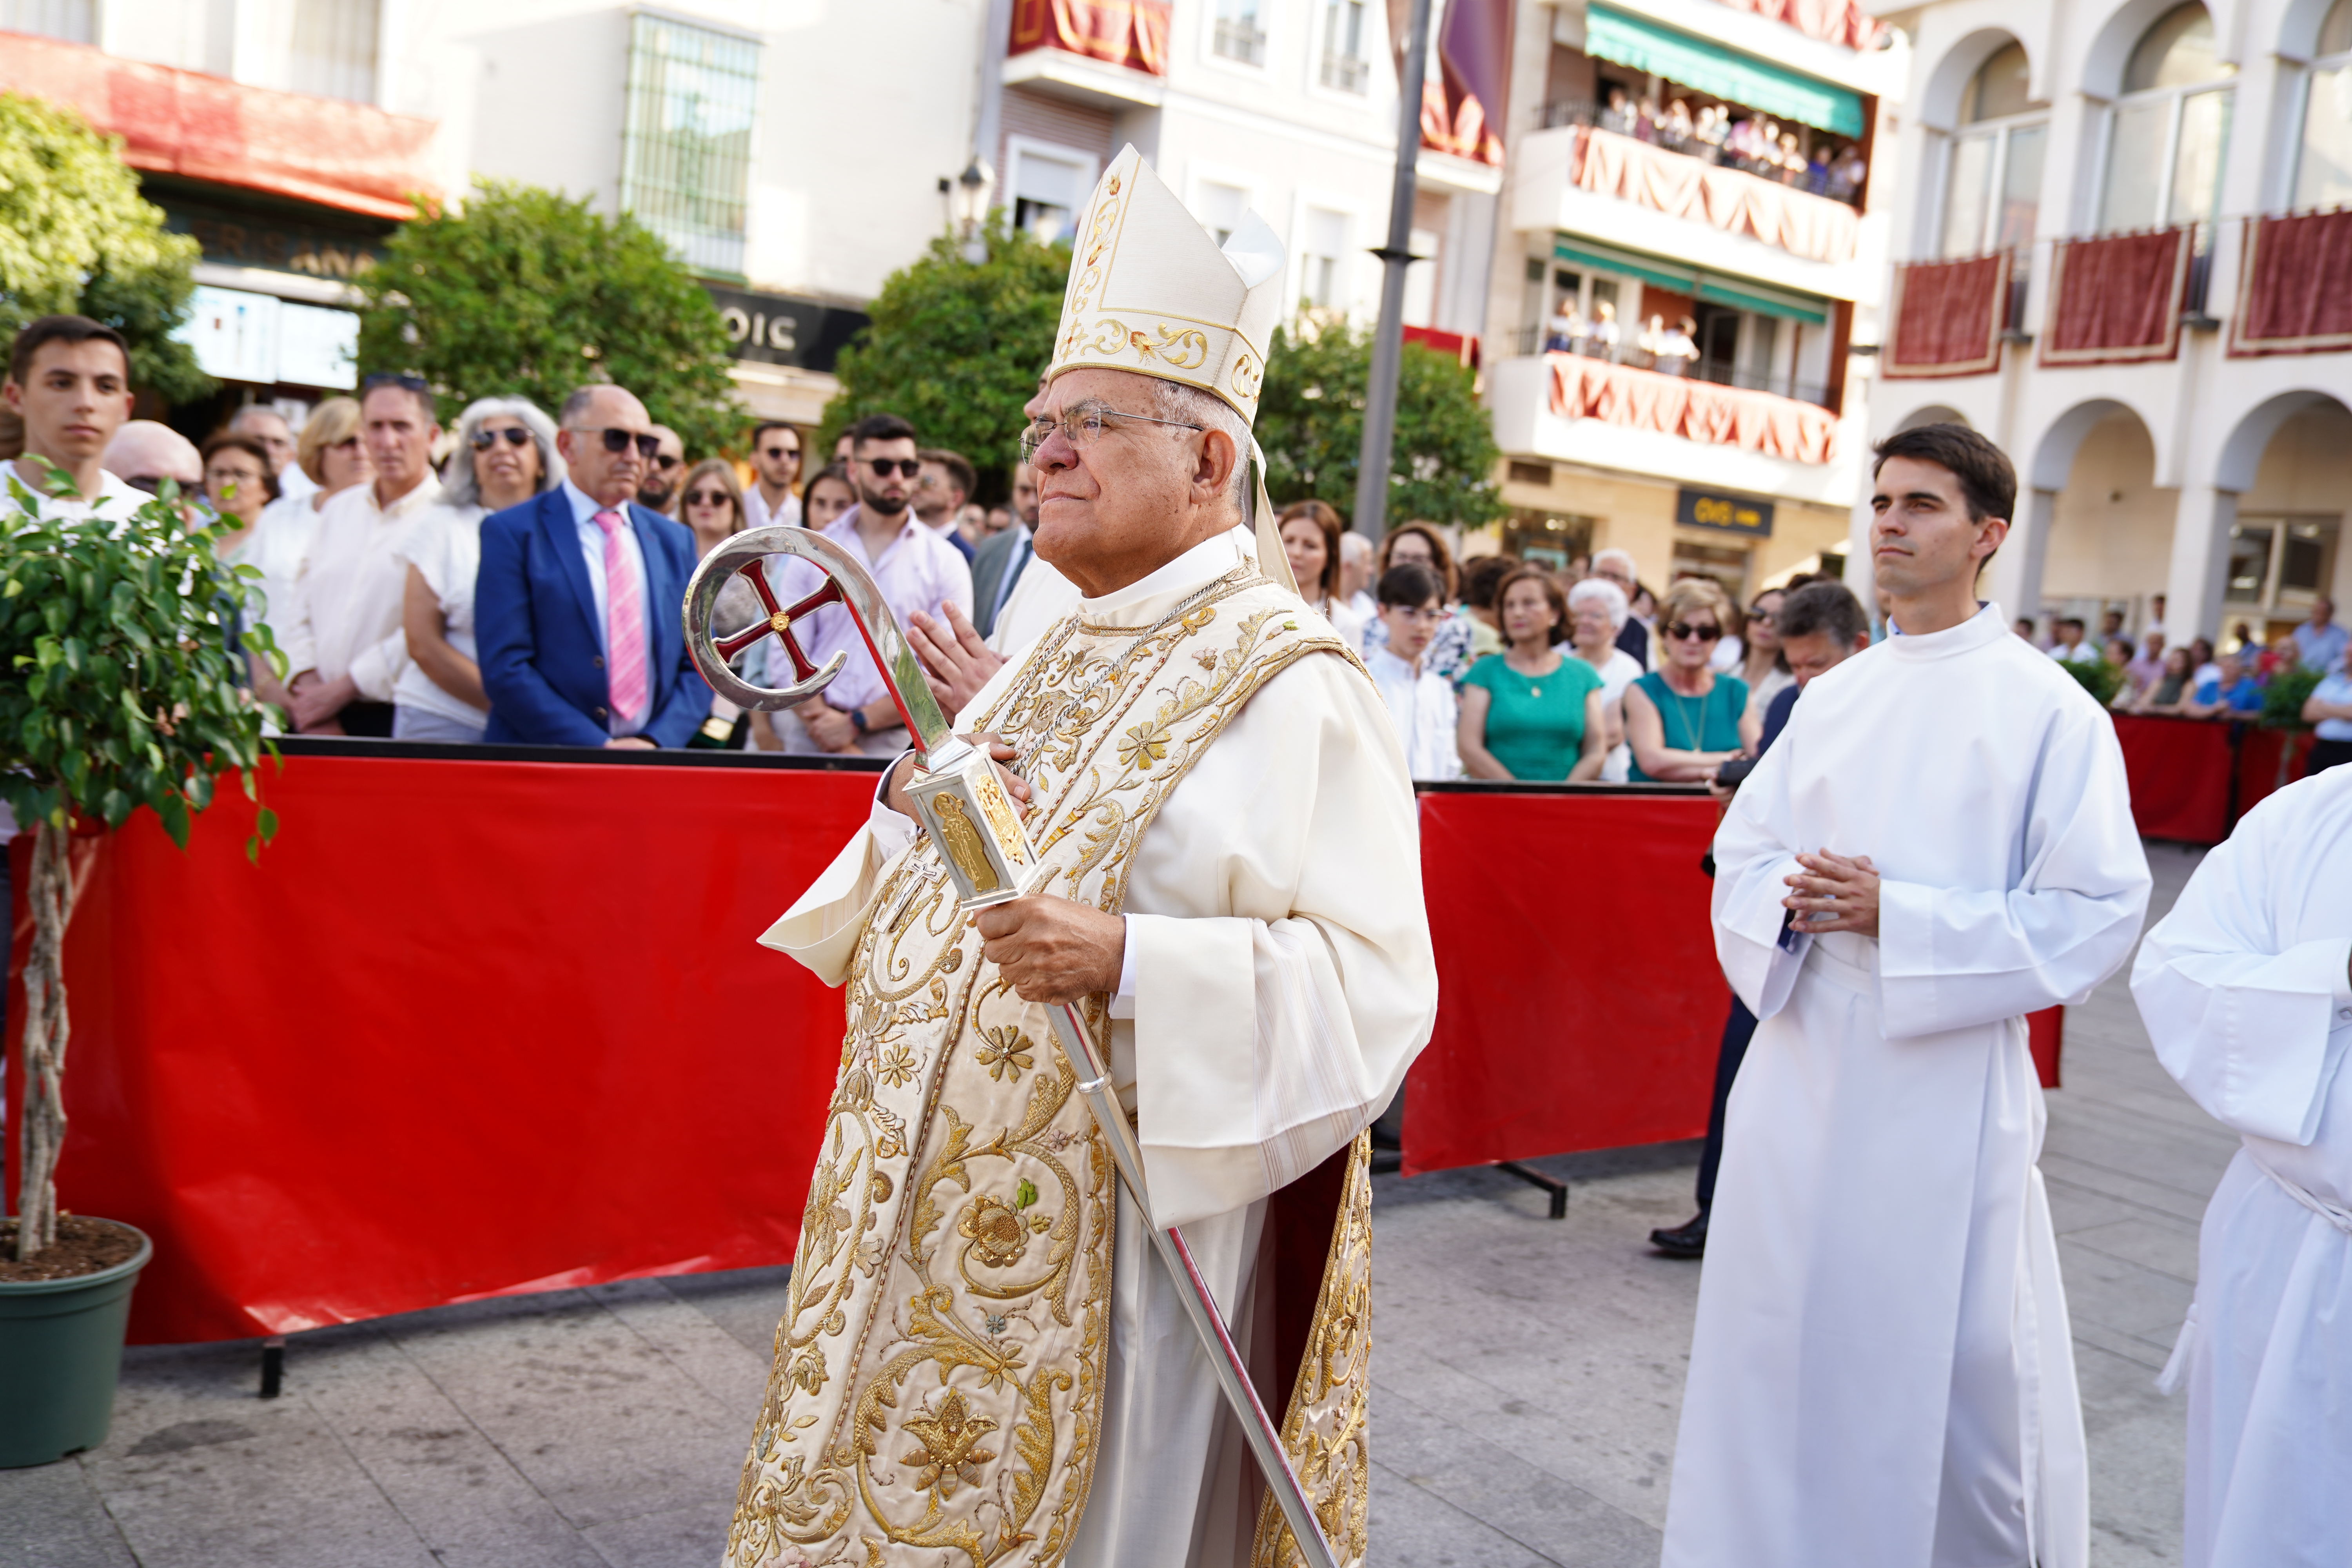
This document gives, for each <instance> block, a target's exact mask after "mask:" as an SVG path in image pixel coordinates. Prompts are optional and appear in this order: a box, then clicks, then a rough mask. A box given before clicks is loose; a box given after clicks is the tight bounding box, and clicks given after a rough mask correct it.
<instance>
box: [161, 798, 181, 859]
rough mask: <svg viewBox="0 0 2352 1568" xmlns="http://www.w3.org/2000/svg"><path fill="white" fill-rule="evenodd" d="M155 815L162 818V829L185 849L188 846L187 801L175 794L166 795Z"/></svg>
mask: <svg viewBox="0 0 2352 1568" xmlns="http://www.w3.org/2000/svg"><path fill="white" fill-rule="evenodd" d="M155 815H156V816H160V817H162V818H163V831H164V832H165V833H167V834H169V835H171V837H172V842H173V843H174V844H176V845H178V846H179V847H181V848H183V849H185V848H186V847H188V803H187V802H186V801H184V800H183V799H181V798H180V797H179V796H178V795H165V796H164V797H163V804H162V805H160V806H159V807H157V809H156V812H155Z"/></svg>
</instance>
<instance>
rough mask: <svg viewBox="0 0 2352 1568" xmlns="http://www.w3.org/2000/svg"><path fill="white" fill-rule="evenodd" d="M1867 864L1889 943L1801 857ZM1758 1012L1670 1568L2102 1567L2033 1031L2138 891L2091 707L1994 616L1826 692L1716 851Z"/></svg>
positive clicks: (1681, 1467) (1817, 684) (1873, 665)
mask: <svg viewBox="0 0 2352 1568" xmlns="http://www.w3.org/2000/svg"><path fill="white" fill-rule="evenodd" d="M1822 847H1829V848H1831V849H1833V850H1835V851H1836V852H1837V853H1839V854H1841V855H1846V856H1866V857H1868V858H1870V859H1871V860H1872V861H1873V862H1874V864H1875V866H1876V868H1877V870H1878V874H1879V876H1880V878H1881V879H1882V881H1881V884H1880V910H1879V936H1878V938H1877V939H1876V940H1875V941H1873V940H1870V939H1868V938H1865V937H1863V936H1860V935H1857V934H1855V933H1854V932H1852V931H1832V932H1829V933H1825V934H1822V935H1819V936H1816V935H1812V934H1810V933H1807V932H1804V931H1800V930H1797V929H1795V928H1794V927H1793V926H1792V925H1791V924H1790V921H1789V919H1788V915H1789V911H1788V910H1786V909H1785V908H1784V907H1783V906H1782V902H1781V900H1782V899H1783V897H1784V896H1785V895H1786V894H1787V892H1788V886H1787V883H1786V880H1785V879H1786V878H1787V877H1789V876H1790V874H1791V873H1792V872H1794V871H1795V870H1796V869H1797V861H1796V856H1797V855H1798V854H1799V853H1800V852H1801V851H1804V852H1811V851H1817V850H1820V849H1822ZM1715 863H1716V878H1715V894H1714V908H1715V922H1716V951H1717V954H1718V955H1719V956H1720V958H1721V960H1722V962H1723V966H1724V970H1725V972H1726V973H1727V975H1728V976H1729V977H1730V980H1731V984H1732V986H1733V988H1734V989H1735V990H1737V991H1738V994H1739V995H1740V998H1741V999H1742V1000H1743V1001H1745V1002H1746V1003H1747V1004H1748V1006H1749V1007H1750V1008H1751V1009H1752V1010H1753V1011H1754V1012H1755V1014H1756V1016H1757V1017H1758V1018H1759V1020H1761V1022H1760V1023H1759V1026H1758V1028H1757V1031H1756V1037H1755V1042H1754V1044H1753V1045H1751V1046H1750V1047H1748V1058H1747V1061H1746V1062H1745V1064H1744V1065H1743V1066H1742V1067H1741V1068H1740V1072H1739V1077H1738V1081H1737V1082H1736V1084H1735V1085H1734V1087H1733V1089H1732V1091H1731V1100H1730V1109H1729V1115H1728V1120H1727V1123H1726V1133H1725V1140H1724V1154H1723V1165H1722V1173H1721V1176H1720V1178H1719V1184H1718V1185H1717V1189H1716V1203H1715V1209H1714V1214H1713V1222H1712V1224H1711V1226H1710V1227H1709V1232H1708V1237H1707V1252H1706V1272H1705V1274H1704V1275H1703V1277H1702V1280H1701V1284H1700V1289H1699V1305H1698V1322H1697V1329H1696V1335H1695V1337H1694V1340H1693V1342H1692V1347H1691V1367H1690V1382H1689V1387H1688V1392H1687V1393H1686V1394H1685V1397H1684V1402H1683V1411H1682V1436H1681V1440H1680V1442H1679V1444H1678V1445H1677V1447H1676V1450H1675V1479H1674V1493H1673V1496H1672V1499H1671V1501H1670V1506H1669V1510H1668V1512H1667V1517H1666V1545H1665V1556H1664V1562H1665V1563H1666V1564H1667V1568H1927V1565H1929V1564H1935V1565H1936V1568H2028V1564H2029V1563H2032V1562H2038V1563H2040V1564H2041V1568H2083V1563H2084V1556H2085V1554H2086V1552H2087V1551H2088V1548H2089V1538H2088V1531H2089V1524H2088V1502H2089V1500H2088V1496H2087V1492H2086V1489H2085V1480H2084V1458H2083V1429H2082V1416H2081V1413H2080V1408H2079V1406H2078V1405H2077V1402H2076V1397H2075V1392H2074V1357H2073V1352H2072V1349H2071V1346H2070V1343H2069V1337H2068V1329H2067V1321H2066V1303H2065V1298H2064V1295H2063V1291H2062V1289H2061V1288H2060V1284H2059V1279H2058V1255H2057V1247H2056V1242H2055V1239H2054V1237H2053V1233H2052V1231H2051V1226H2050V1210H2049V1205H2048V1203H2047V1200H2046V1199H2045V1197H2044V1194H2043V1190H2042V1175H2041V1173H2040V1171H2039V1170H2037V1169H2036V1168H2035V1164H2034V1162H2035V1160H2036V1158H2037V1157H2038V1156H2039V1154H2040V1152H2041V1148H2042V1124H2043V1110H2042V1089H2041V1086H2040V1084H2039V1082H2038V1080H2037V1079H2036V1078H2035V1075H2034V1069H2033V1063H2032V1058H2031V1057H2030V1056H2029V1055H2028V1053H2027V1049H2026V1041H2025V1024H2024V1018H2023V1015H2025V1014H2027V1013H2030V1012H2032V1011H2034V1010H2036V1009H2038V1008H2042V1007H2047V1006H2049V1005H2052V1004H2053V1003H2061V1002H2080V1001H2082V1000H2084V999H2085V998H2086V997H2088V995H2089V994H2090V993H2091V990H2092V988H2093V987H2095V985H2097V984H2099V982H2100V981H2101V980H2103V979H2105V977H2106V976H2107V975H2108V974H2109V973H2113V972H2114V970H2115V969H2116V967H2118V966H2119V965H2120V964H2121V963H2123V961H2124V959H2125V957H2126V955H2127V954H2128V953H2129V952H2130V951H2131V943H2132V939H2133V938H2134V937H2135V936H2137V934H2138V931H2139V922H2140V917H2141V915H2142V913H2143V912H2144V910H2145V909H2146V905H2147V889H2148V874H2147V862H2146V859H2145V858H2144V857H2143V856H2142V854H2141V851H2140V845H2139V840H2138V838H2137V836H2136V834H2135V832H2134V829H2133V826H2132V816H2131V805H2130V801H2129V797H2128V795H2127V793H2126V787H2125V783H2124V768H2123V756H2122V753H2121V751H2120V749H2119V748H2118V747H2117V745H2116V737H2115V730H2114V727H2113V725H2112V724H2111V723H2110V722H2109V721H2108V719H2107V716H2106V715H2105V713H2104V712H2102V711H2101V710H2100V709H2099V706H2098V704H2097V703H2096V702H2095V701H2094V700H2092V699H2091V698H2090V697H2089V696H2088V695H2087V694H2085V693H2084V689H2082V687H2081V686H2079V685H2077V684H2076V683H2075V682H2074V680H2073V679H2071V678H2070V677H2068V676H2067V675H2066V674H2065V673H2064V672H2063V670H2060V669H2059V668H2057V667H2056V666H2055V665H2054V664H2053V663H2052V662H2051V661H2050V660H2049V659H2047V658H2042V656H2041V655H2040V654H2039V653H2037V652H2036V651H2035V650H2034V649H2033V648H2032V647H2028V646H2027V645H2026V644H2025V643H2023V642H2022V641H2021V640H2020V639H2019V638H2017V637H2015V636H2013V635H2012V634H2011V632H2010V630H2009V622H2008V620H2007V618H2006V617H2005V616H2003V615H2002V614H2001V611H2000V606H1998V605H1984V606H1983V607H1982V608H1980V609H1979V611H1978V612H1977V614H1976V615H1975V616H1974V617H1973V618H1971V619H1969V620H1966V621H1963V622H1961V623H1960V624H1959V625H1958V626H1953V627H1951V628H1950V629H1948V630H1945V631H1939V632H1937V633H1935V634H1933V635H1931V636H1926V637H1900V636H1898V637H1890V638H1888V639H1887V640H1886V641H1885V642H1882V643H1880V644H1879V645H1877V646H1876V647H1873V648H1871V649H1869V650H1868V651H1867V652H1865V653H1862V654H1858V655H1856V656H1855V657H1853V658H1850V659H1848V660H1846V661H1845V662H1844V663H1843V664H1842V665H1840V666H1838V668H1835V669H1832V670H1831V671H1829V672H1828V673H1827V674H1825V675H1822V677H1820V678H1819V679H1816V680H1814V681H1813V682H1812V684H1811V686H1810V687H1808V688H1807V689H1806V692H1805V700H1804V701H1802V702H1801V703H1799V704H1798V705H1797V708H1796V711H1795V716H1794V717H1793V718H1792V719H1791V720H1790V722H1789V727H1788V728H1787V729H1786V730H1785V731H1782V732H1781V735H1780V740H1779V741H1778V742H1776V743H1775V744H1774V745H1773V747H1772V749H1771V750H1770V751H1769V752H1766V753H1765V755H1764V758H1763V760H1762V761H1761V762H1760V763H1758V764H1757V767H1756V771H1755V772H1754V773H1752V774H1751V775H1750V776H1749V777H1748V782H1747V783H1746V784H1743V785H1742V786H1741V788H1740V791H1739V794H1738V796H1737V797H1735V799H1734V800H1733V802H1732V805H1731V808H1730V811H1729V813H1728V815H1727V816H1726V817H1725V819H1724V822H1723V826H1722V827H1721V829H1720V830H1719V831H1718V833H1717V837H1716V840H1715Z"/></svg>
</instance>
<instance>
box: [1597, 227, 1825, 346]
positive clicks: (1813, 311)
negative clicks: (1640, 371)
mask: <svg viewBox="0 0 2352 1568" xmlns="http://www.w3.org/2000/svg"><path fill="white" fill-rule="evenodd" d="M1551 253H1552V256H1553V257H1554V258H1556V259H1558V260H1561V261H1571V262H1574V263H1576V264H1577V265H1578V266H1580V267H1590V268H1594V269H1596V270H1598V271H1601V272H1614V273H1616V274H1617V275H1618V276H1620V277H1623V278H1639V279H1641V280H1642V281H1643V282H1644V283H1654V284H1656V285H1657V286H1658V287H1659V288H1661V289H1673V290H1675V292H1676V293H1678V294H1691V295H1695V296H1696V297H1697V298H1699V299H1701V300H1713V301H1714V302H1715V303H1717V304H1718V305H1728V306H1730V307H1731V308H1732V309H1733V310H1753V311H1756V312H1757V313H1758V314H1759V315H1765V316H1780V317H1784V318H1786V319H1787V320H1789V321H1802V322H1804V323H1805V324H1806V325H1808V326H1813V327H1819V326H1824V325H1827V324H1828V321H1829V319H1830V302H1829V301H1828V300H1822V299H1816V298H1815V297H1814V296H1812V295H1811V294H1792V293H1789V292H1787V291H1786V290H1783V289H1773V288H1769V287H1768V286H1766V285H1764V284H1761V283H1755V282H1751V281H1749V280H1748V279H1745V278H1722V277H1718V276H1717V275H1716V274H1714V273H1712V272H1702V271H1700V270H1699V269H1698V268H1696V267H1688V266H1685V265H1684V264H1683V263H1681V262H1677V261H1670V260H1668V259H1666V258H1664V257H1663V256H1645V255H1643V254H1642V253H1640V252H1638V251H1631V250H1619V249H1618V248H1616V247H1614V246H1608V245H1598V244H1595V243H1594V242H1592V241H1591V240H1589V239H1582V238H1571V237H1569V236H1566V235H1557V236H1554V237H1553V239H1552V244H1551Z"/></svg>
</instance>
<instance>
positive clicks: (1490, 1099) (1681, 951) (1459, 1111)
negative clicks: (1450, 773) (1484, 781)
mask: <svg viewBox="0 0 2352 1568" xmlns="http://www.w3.org/2000/svg"><path fill="white" fill-rule="evenodd" d="M1716 818H1717V811H1716V806H1715V803H1714V802H1713V801H1711V800H1709V799H1707V798H1706V797H1705V796H1664V797H1660V796H1627V795H1518V794H1504V793H1492V794H1489V793H1484V792H1480V793H1463V794H1458V795H1456V794H1432V795H1423V797H1422V802H1421V865H1422V880H1423V890H1424V892H1425V894H1426V896H1427V898H1428V900H1429V923H1430V930H1431V933H1432V935H1433V938H1434V939H1435V942H1436V947H1437V982H1438V1005H1437V1032H1436V1034H1435V1036H1434V1037H1433V1038H1432V1039H1431V1040H1430V1043H1429V1048H1428V1049H1426V1050H1424V1051H1423V1053H1422V1054H1421V1058H1420V1059H1419V1060H1418V1061H1416V1062H1415V1063H1414V1064H1413V1067H1412V1074H1411V1076H1410V1077H1409V1078H1408V1079H1406V1085H1407V1087H1406V1090H1405V1113H1404V1171H1405V1173H1406V1174H1407V1175H1414V1174H1418V1173H1421V1172H1423V1171H1435V1170H1444V1169H1446V1168H1448V1167H1451V1166H1454V1165H1472V1164H1481V1163H1487V1162H1490V1161H1495V1160H1515V1159H1520V1158H1523V1157H1527V1156H1531V1155H1538V1154H1559V1153H1564V1152H1568V1151H1570V1150H1576V1149H1610V1148H1619V1147H1622V1146H1624V1145H1627V1144H1633V1143H1655V1142H1664V1141H1665V1140H1668V1139H1674V1138H1696V1137H1697V1136H1699V1135H1700V1134H1701V1133H1703V1132H1705V1131H1706V1108H1707V1100H1708V1097H1709V1095H1710V1094H1711V1092H1712V1091H1713V1089H1714V1085H1715V1055H1716V1047H1717V1044H1718V1043H1719V1042H1720V1041H1721V1038H1722V1036H1723V1020H1724V1016H1725V1014H1726V1013H1727V1011H1728V1010H1729V1008H1730V1005H1731V991H1730V987H1729V986H1727V985H1726V984H1724V980H1723V971H1722V970H1721V968H1720V967H1718V966H1717V963H1716V959H1715V943H1714V939H1713V937H1712V935H1711V934H1710V932H1709V928H1708V924H1707V880H1706V876H1705V874H1704V873H1702V872H1701V871H1700V869H1699V857H1700V855H1701V854H1702V853H1703V852H1704V851H1705V850H1706V847H1707V844H1708V842H1709V841H1710V840H1711V839H1712V838H1713V837H1714V836H1715V825H1716Z"/></svg>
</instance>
